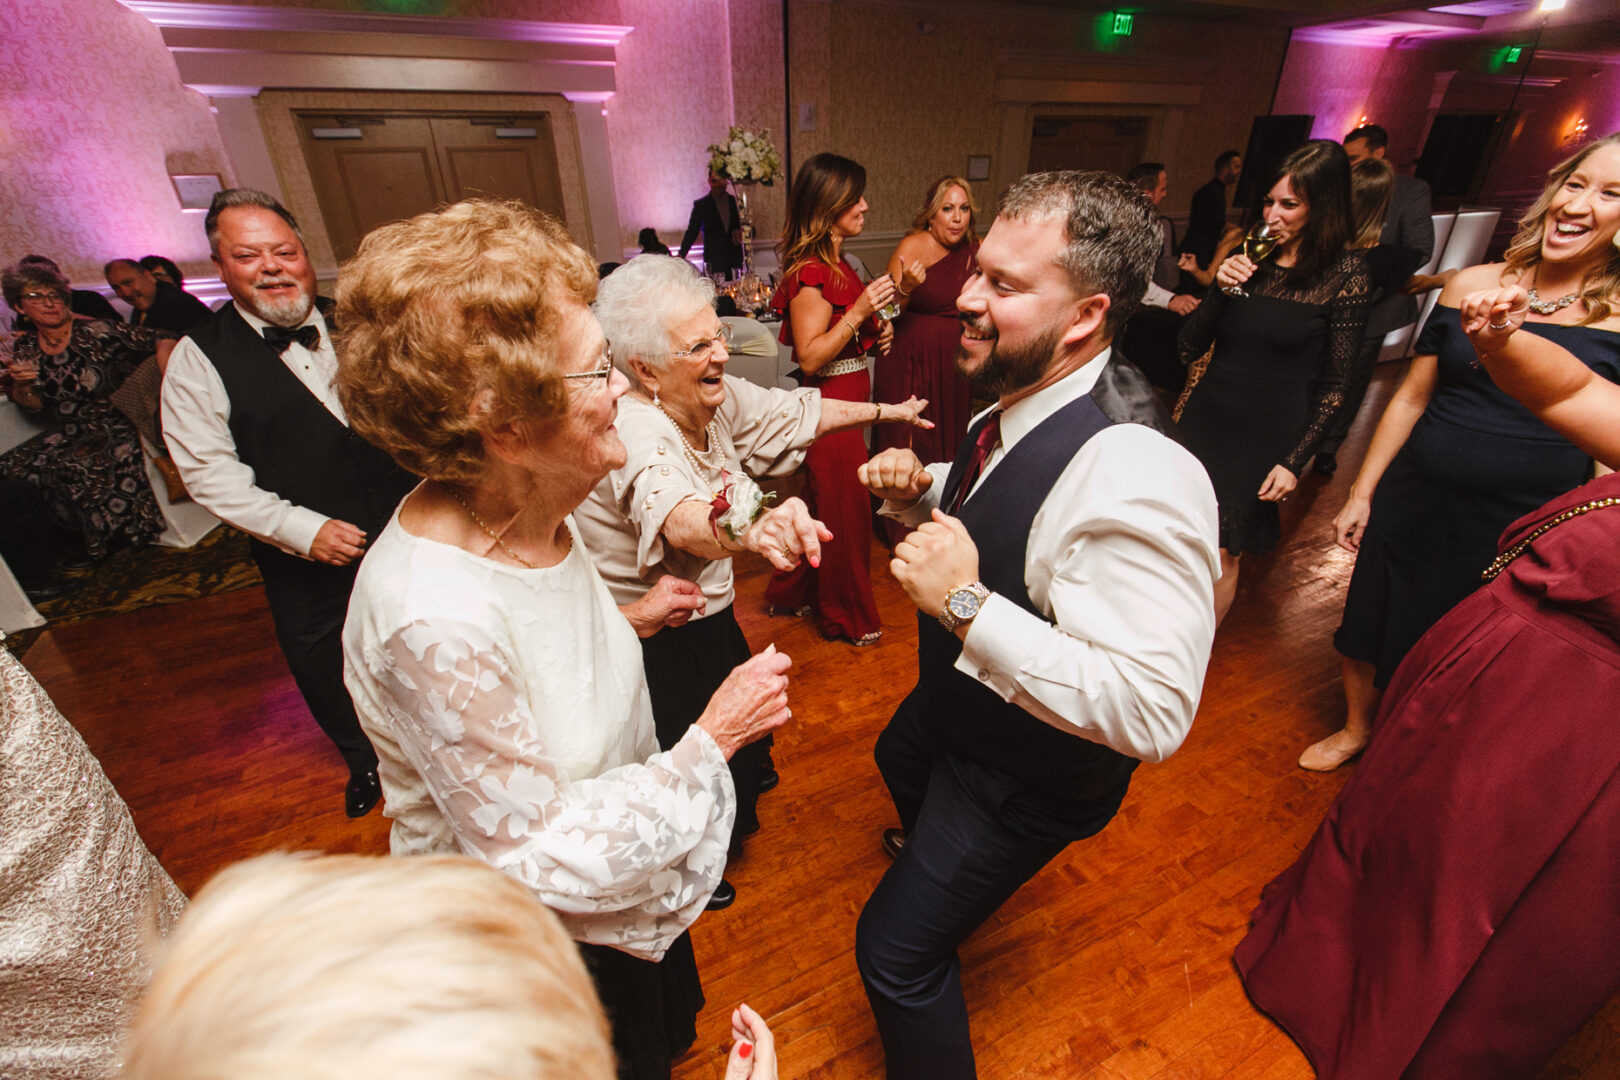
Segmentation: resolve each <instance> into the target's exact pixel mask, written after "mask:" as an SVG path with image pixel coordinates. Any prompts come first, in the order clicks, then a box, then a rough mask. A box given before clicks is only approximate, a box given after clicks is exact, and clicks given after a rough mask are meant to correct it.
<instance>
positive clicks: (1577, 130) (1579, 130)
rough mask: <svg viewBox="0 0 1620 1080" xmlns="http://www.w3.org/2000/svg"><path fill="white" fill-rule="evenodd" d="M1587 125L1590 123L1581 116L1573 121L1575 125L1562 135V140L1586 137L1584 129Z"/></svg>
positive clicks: (1575, 140)
mask: <svg viewBox="0 0 1620 1080" xmlns="http://www.w3.org/2000/svg"><path fill="white" fill-rule="evenodd" d="M1589 126H1590V125H1589V124H1587V122H1586V117H1584V116H1583V117H1581V118H1580V119H1579V120H1577V121H1575V126H1574V127H1572V128H1570V129H1569V134H1568V135H1565V136H1564V141H1565V142H1580V141H1581V140H1582V139H1584V138H1586V131H1587V128H1588V127H1589Z"/></svg>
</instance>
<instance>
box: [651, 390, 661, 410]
mask: <svg viewBox="0 0 1620 1080" xmlns="http://www.w3.org/2000/svg"><path fill="white" fill-rule="evenodd" d="M661 404H662V403H661V402H660V401H659V400H658V389H657V388H656V387H654V388H653V408H655V409H656V408H658V407H659V406H660V405H661Z"/></svg>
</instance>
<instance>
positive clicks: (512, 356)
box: [333, 199, 596, 482]
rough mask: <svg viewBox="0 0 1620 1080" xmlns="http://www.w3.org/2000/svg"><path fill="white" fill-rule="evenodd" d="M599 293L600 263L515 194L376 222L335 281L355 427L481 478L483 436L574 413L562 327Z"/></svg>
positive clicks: (432, 467)
mask: <svg viewBox="0 0 1620 1080" xmlns="http://www.w3.org/2000/svg"><path fill="white" fill-rule="evenodd" d="M595 295H596V264H595V263H594V262H592V261H591V259H590V257H589V256H588V255H586V254H585V252H584V251H582V250H580V248H579V245H577V244H575V243H574V241H573V240H572V239H570V238H569V236H568V233H567V231H566V230H565V229H564V228H563V227H562V224H561V223H560V222H558V221H557V220H556V219H555V218H553V217H551V216H549V215H547V214H544V213H542V212H541V211H539V210H536V209H534V208H533V207H531V206H527V205H525V204H523V203H520V202H515V201H510V202H508V201H497V200H491V199H469V200H467V201H465V202H459V203H456V204H455V205H453V206H448V207H446V208H444V209H443V210H436V211H434V212H432V213H428V214H419V215H417V216H416V217H413V218H409V219H407V220H405V221H396V222H393V223H392V224H388V225H383V226H381V227H380V228H377V229H374V230H373V231H372V232H371V233H370V234H368V235H367V236H366V238H365V239H364V240H362V241H361V242H360V250H359V251H358V252H356V253H355V256H354V258H353V259H351V260H349V261H348V262H347V263H345V264H344V266H343V268H342V271H341V273H340V274H339V278H338V287H337V297H336V298H337V310H336V312H335V317H334V322H335V324H336V325H335V329H334V333H333V338H334V340H335V342H336V345H337V353H338V374H337V382H336V387H337V393H338V399H339V400H340V401H341V402H342V403H343V409H344V411H345V413H347V415H348V418H349V425H350V426H351V427H352V428H353V429H354V430H355V431H356V432H358V433H359V434H360V435H361V436H362V437H363V438H365V439H366V440H368V441H369V442H371V443H373V444H374V445H376V446H378V447H380V448H381V449H383V450H385V451H387V452H388V453H389V454H390V455H391V456H392V457H393V458H394V460H395V461H396V462H398V463H399V465H400V467H401V468H404V469H406V470H408V471H410V472H413V473H415V474H416V475H418V476H426V477H431V478H433V479H435V480H447V481H452V482H455V481H460V482H466V481H471V480H475V479H477V477H478V476H479V475H480V474H481V473H482V472H483V469H484V444H483V432H485V431H489V430H492V429H494V428H497V427H500V426H501V425H503V424H509V423H514V422H518V421H526V422H534V423H546V422H552V421H555V420H557V419H558V418H559V417H561V416H562V415H563V413H564V412H565V411H566V410H567V407H568V396H567V390H566V389H565V384H564V382H563V378H562V374H561V372H559V371H558V369H557V358H558V356H559V355H560V354H561V352H562V346H563V343H562V342H561V341H560V340H559V336H560V333H559V325H560V323H561V322H562V320H563V318H564V317H565V316H566V314H567V312H568V309H569V306H570V305H571V304H572V305H577V306H579V307H584V306H585V305H588V304H589V303H590V302H591V300H592V298H593V297H594V296H595Z"/></svg>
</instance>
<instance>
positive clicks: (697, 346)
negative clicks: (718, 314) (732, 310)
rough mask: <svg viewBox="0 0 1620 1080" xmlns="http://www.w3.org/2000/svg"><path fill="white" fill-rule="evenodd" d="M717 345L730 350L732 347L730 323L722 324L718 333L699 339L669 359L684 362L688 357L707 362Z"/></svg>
mask: <svg viewBox="0 0 1620 1080" xmlns="http://www.w3.org/2000/svg"><path fill="white" fill-rule="evenodd" d="M716 345H724V346H726V347H727V348H728V349H729V348H730V347H731V324H730V323H727V322H723V323H721V324H720V330H719V332H718V333H715V334H713V335H711V336H709V337H706V338H699V339H698V340H697V341H695V342H693V343H692V345H691V347H689V348H685V349H677V350H676V351H674V352H672V353H670V354H669V358H670V359H671V360H683V359H685V358H686V357H688V356H695V357H697V358H698V359H699V360H707V359H708V358H709V356H710V354H712V353H713V352H714V347H715V346H716Z"/></svg>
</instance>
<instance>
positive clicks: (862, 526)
mask: <svg viewBox="0 0 1620 1080" xmlns="http://www.w3.org/2000/svg"><path fill="white" fill-rule="evenodd" d="M841 268H842V271H843V272H842V273H835V272H834V271H833V268H832V267H830V266H828V265H827V264H826V263H821V262H813V263H807V264H805V265H803V266H800V267H798V268H796V269H795V270H794V271H793V272H792V273H791V274H789V275H788V276H787V277H786V278H785V279H784V280H783V281H782V283H781V284H780V285H779V286H777V289H776V295H775V296H773V297H772V298H771V306H772V307H773V308H775V309H776V310H777V311H779V312H781V314H782V343H783V344H784V345H792V344H793V321H792V319H791V318H789V316H788V304H789V303H790V302H792V300H793V298H794V297H795V296H797V295H798V294H799V290H800V289H802V288H806V287H814V288H819V289H820V290H821V295H822V297H823V299H825V300H826V301H827V302H828V303H830V304H831V305H832V306H833V321H834V322H836V321H837V320H839V319H841V318H843V317H844V312H845V311H847V310H849V306H850V305H851V304H853V303H855V301H857V300H859V299H860V295H861V291H862V289H864V288H865V286H863V285H862V284H861V280H860V278H858V277H856V276H855V271H854V270H852V269H851V268H850V266H849V264H848V263H842V267H841ZM828 325H829V326H830V325H832V324H831V323H829V324H828ZM876 341H877V324H876V320H875V319H868V320H866V322H864V323H863V324H861V328H860V332H859V333H858V334H857V335H856V337H855V338H853V339H851V341H850V342H849V344H847V345H846V346H844V351H843V352H841V353H839V354H838V357H837V359H839V360H844V359H853V358H855V357H859V356H862V355H865V354H866V353H867V352H868V351H869V350H871V349H872V348H873V346H874V345H875V344H876ZM804 384H805V385H806V386H814V387H816V388H817V389H819V390H820V391H821V395H822V396H823V397H826V398H833V399H836V400H838V401H869V400H871V389H872V383H871V374H870V372H869V371H857V372H851V373H849V374H846V375H834V376H832V377H830V378H820V377H817V376H814V375H807V376H806V377H805V380H804ZM865 461H866V442H865V440H864V439H862V437H861V432H860V429H858V428H851V429H850V430H848V431H838V432H834V433H832V434H830V435H823V436H822V437H821V438H819V439H817V440H816V441H815V444H814V445H812V446H811V447H810V450H809V452H808V453H807V454H806V455H805V459H804V472H805V483H804V491H803V492H802V493H801V496H800V497H801V498H803V499H804V501H805V503H806V504H808V506H809V507H810V516H811V517H813V518H816V519H817V520H819V521H821V522H822V523H823V524H825V525H826V526H827V528H828V529H829V530H831V531H832V534H833V538H832V540H831V541H829V542H828V543H825V544H823V545H821V566H820V567H819V568H816V567H812V566H811V565H810V564H809V563H808V562H800V563H799V565H798V567H797V568H796V569H794V570H792V571H791V572H788V573H783V572H782V571H780V570H778V571H777V572H776V573H774V574H773V575H771V582H770V585H768V586H767V587H766V589H765V602H766V603H768V604H771V605H773V606H775V607H783V608H791V609H798V608H800V607H804V606H805V605H809V607H810V609H811V614H812V616H813V617H814V618H815V620H816V624H817V625H818V626H819V627H820V629H821V632H822V633H823V634H825V635H826V636H827V637H830V638H837V637H843V638H848V639H850V640H851V641H854V640H855V639H857V638H860V637H863V636H865V635H866V634H870V633H873V632H874V631H876V630H879V629H881V626H882V623H881V621H880V620H879V618H878V610H877V599H876V598H875V597H874V596H873V595H872V578H871V554H872V501H871V496H870V495H868V494H867V491H866V488H864V487H862V486H861V482H860V479H859V478H858V477H857V476H856V475H855V474H856V470H857V469H859V468H860V467H861V465H862V464H864V463H865Z"/></svg>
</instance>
